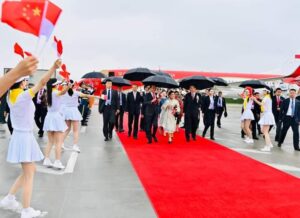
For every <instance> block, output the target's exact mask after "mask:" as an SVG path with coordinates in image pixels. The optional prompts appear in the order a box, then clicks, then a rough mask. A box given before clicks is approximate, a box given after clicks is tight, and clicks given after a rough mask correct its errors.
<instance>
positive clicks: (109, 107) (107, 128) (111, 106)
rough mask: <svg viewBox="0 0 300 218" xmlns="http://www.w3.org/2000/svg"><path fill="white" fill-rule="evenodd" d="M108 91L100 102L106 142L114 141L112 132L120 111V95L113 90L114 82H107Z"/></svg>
mask: <svg viewBox="0 0 300 218" xmlns="http://www.w3.org/2000/svg"><path fill="white" fill-rule="evenodd" d="M105 87H106V89H105V90H103V92H102V95H101V98H100V102H99V113H100V114H103V134H104V137H105V141H109V140H110V139H112V132H113V128H114V124H115V122H116V115H117V114H118V113H119V110H120V102H119V101H118V93H117V91H115V90H112V81H111V80H110V79H107V80H106V83H105Z"/></svg>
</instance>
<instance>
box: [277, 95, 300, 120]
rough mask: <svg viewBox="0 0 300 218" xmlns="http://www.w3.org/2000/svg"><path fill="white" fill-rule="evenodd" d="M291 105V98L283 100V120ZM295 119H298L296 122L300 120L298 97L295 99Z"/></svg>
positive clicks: (281, 109)
mask: <svg viewBox="0 0 300 218" xmlns="http://www.w3.org/2000/svg"><path fill="white" fill-rule="evenodd" d="M289 106H290V98H287V99H285V100H284V101H283V102H282V105H281V107H280V120H282V119H283V118H284V117H285V116H286V114H287V112H288V109H289ZM294 113H295V114H294V119H295V120H296V122H300V101H298V100H297V99H295V112H294Z"/></svg>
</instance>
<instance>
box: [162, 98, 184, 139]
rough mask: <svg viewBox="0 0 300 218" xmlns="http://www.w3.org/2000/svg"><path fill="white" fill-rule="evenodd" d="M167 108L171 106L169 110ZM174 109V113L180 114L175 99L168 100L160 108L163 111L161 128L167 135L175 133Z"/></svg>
mask: <svg viewBox="0 0 300 218" xmlns="http://www.w3.org/2000/svg"><path fill="white" fill-rule="evenodd" d="M168 106H171V108H169V107H168ZM175 107H176V112H178V113H180V105H179V102H178V100H176V99H172V100H170V99H168V100H167V101H166V102H165V103H164V104H163V106H162V107H161V109H162V110H164V111H165V113H164V119H163V121H162V127H163V128H164V131H165V132H167V133H174V132H175V131H176V117H175V116H174V114H173V113H174V109H173V108H175Z"/></svg>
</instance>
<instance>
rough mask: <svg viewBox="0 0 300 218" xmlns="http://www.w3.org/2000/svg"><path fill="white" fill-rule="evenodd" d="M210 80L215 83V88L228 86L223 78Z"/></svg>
mask: <svg viewBox="0 0 300 218" xmlns="http://www.w3.org/2000/svg"><path fill="white" fill-rule="evenodd" d="M210 79H211V80H213V81H214V82H215V86H228V83H227V82H226V81H225V80H224V79H223V78H220V77H212V78H210Z"/></svg>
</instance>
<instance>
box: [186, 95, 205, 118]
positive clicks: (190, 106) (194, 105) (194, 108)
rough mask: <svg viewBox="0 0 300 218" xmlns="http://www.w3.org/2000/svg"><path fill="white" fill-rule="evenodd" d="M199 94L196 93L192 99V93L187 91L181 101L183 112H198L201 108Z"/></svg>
mask: <svg viewBox="0 0 300 218" xmlns="http://www.w3.org/2000/svg"><path fill="white" fill-rule="evenodd" d="M201 99H202V98H201V95H200V94H199V93H196V95H195V98H194V99H193V97H192V94H191V93H188V94H186V96H185V97H184V101H183V111H184V113H185V114H194V115H196V114H199V112H200V110H199V109H201Z"/></svg>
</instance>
